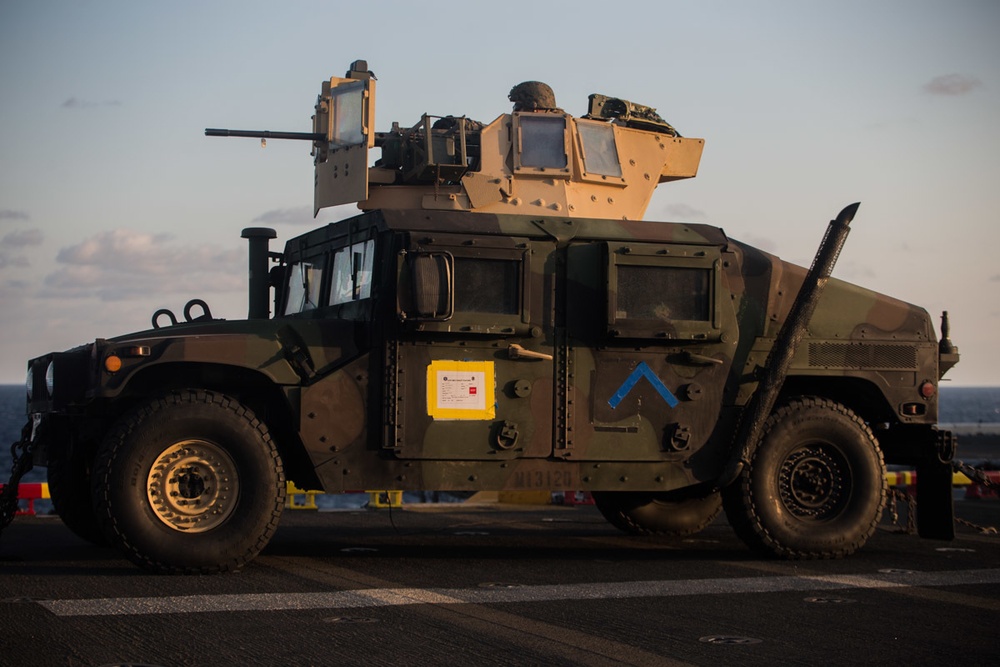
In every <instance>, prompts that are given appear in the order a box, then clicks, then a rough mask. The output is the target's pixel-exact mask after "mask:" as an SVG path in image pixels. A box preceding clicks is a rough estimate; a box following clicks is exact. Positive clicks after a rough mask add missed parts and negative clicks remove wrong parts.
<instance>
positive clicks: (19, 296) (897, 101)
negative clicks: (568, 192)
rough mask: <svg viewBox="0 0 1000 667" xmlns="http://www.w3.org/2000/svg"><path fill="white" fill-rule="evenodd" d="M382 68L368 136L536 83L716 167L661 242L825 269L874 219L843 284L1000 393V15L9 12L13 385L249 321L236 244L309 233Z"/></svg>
mask: <svg viewBox="0 0 1000 667" xmlns="http://www.w3.org/2000/svg"><path fill="white" fill-rule="evenodd" d="M359 58H361V59H367V60H368V63H369V65H370V67H371V69H372V70H373V71H374V72H375V73H376V75H377V77H378V99H377V129H378V130H387V129H388V128H389V126H390V125H391V123H392V121H399V122H400V124H401V125H404V126H409V125H412V124H413V123H415V122H416V121H417V120H418V119H419V117H420V114H422V113H424V112H427V113H430V114H434V115H447V114H454V115H466V116H469V117H471V118H475V119H478V120H483V121H489V120H492V119H493V118H495V117H496V116H498V115H499V114H501V113H505V112H506V111H508V110H509V108H510V104H509V102H508V101H507V92H508V91H509V89H510V88H511V86H512V85H514V84H516V83H518V82H520V81H524V80H527V79H537V80H541V81H545V82H547V83H548V84H550V85H551V86H552V88H553V89H554V90H555V93H556V96H557V99H558V102H559V105H560V106H561V107H563V108H564V109H566V110H567V111H569V112H571V113H574V114H577V115H581V114H583V113H585V111H586V104H587V96H588V95H589V94H590V93H594V92H599V93H604V94H608V95H613V96H616V97H622V98H626V99H629V100H632V101H634V102H638V103H641V104H645V105H649V106H652V107H655V108H656V109H657V110H658V111H659V113H660V114H661V115H662V116H663V117H664V118H665V119H666V120H668V121H669V122H670V123H671V124H673V125H674V126H675V127H676V128H677V129H678V130H679V131H680V132H681V133H682V134H683V135H685V136H691V137H703V138H705V140H706V147H705V152H704V156H703V158H702V162H701V169H700V172H699V175H698V178H696V179H693V180H690V181H684V182H679V183H674V184H666V185H664V186H661V187H660V189H659V191H658V192H657V194H656V195H655V197H654V199H653V203H652V205H651V206H650V208H649V210H648V212H647V216H646V217H647V219H651V220H683V221H694V222H704V223H708V224H712V225H717V226H719V227H722V228H723V229H725V231H726V233H727V234H728V235H729V236H730V237H732V238H736V239H739V240H742V241H746V242H748V243H751V244H753V245H757V246H760V247H762V248H763V249H765V250H767V251H769V252H773V253H775V254H778V255H780V256H781V257H783V258H785V259H788V260H791V261H794V262H797V263H801V264H804V265H808V264H809V263H810V262H811V261H812V257H813V253H814V252H815V249H816V246H817V245H818V243H819V241H820V239H821V238H822V236H823V232H824V231H825V228H826V224H827V222H828V221H829V220H830V219H831V218H832V217H833V216H834V215H836V213H837V212H838V211H839V210H840V209H841V208H842V207H843V206H845V205H847V204H849V203H851V202H855V201H860V202H861V208H860V211H859V213H858V215H857V217H856V218H855V221H854V223H853V224H852V228H853V231H852V233H851V236H850V238H849V239H848V241H847V245H846V248H845V250H844V252H843V254H842V256H841V258H840V263H839V264H838V265H837V268H836V270H835V272H834V275H835V276H837V277H839V278H843V279H845V280H848V281H850V282H855V283H858V284H861V285H864V286H866V287H870V288H872V289H876V290H878V291H881V292H885V293H888V294H890V295H892V296H895V297H898V298H901V299H904V300H906V301H910V302H913V303H916V304H919V305H921V306H923V307H925V308H927V310H928V311H930V312H931V314H932V315H933V316H934V318H935V320H936V319H937V317H938V315H939V314H940V312H941V311H942V310H948V311H949V312H950V314H951V324H952V338H953V340H954V342H955V344H957V345H958V346H959V348H960V350H961V353H962V360H961V363H960V364H959V365H958V366H957V367H956V368H955V369H953V370H952V371H951V372H950V373H949V375H948V377H949V378H951V380H952V383H953V384H956V385H1000V337H998V335H997V330H998V329H1000V262H998V261H997V260H996V259H995V256H994V254H993V251H994V250H996V249H997V247H1000V184H998V183H997V182H996V180H995V179H996V178H997V176H998V175H1000V2H996V1H994V0H981V1H972V0H951V1H940V2H923V1H919V0H906V1H896V0H893V1H879V2H871V1H854V0H847V1H841V2H828V1H827V2H810V1H801V2H793V1H792V0H786V1H760V2H737V1H728V2H727V1H711V0H709V1H706V2H670V1H663V0H660V1H649V2H647V1H643V0H633V1H632V2H628V3H608V2H591V1H587V0H577V1H575V2H543V1H539V0H535V1H534V2H522V1H520V0H513V1H510V2H493V3H471V2H470V3H455V2H437V1H433V0H431V1H423V2H378V1H374V0H371V1H369V2H366V3H359V2H350V3H347V2H329V1H328V2H299V1H295V0H291V1H285V2H281V3H262V2H245V1H244V2H235V1H234V2H185V1H180V2H178V1H172V2H160V3H153V2H125V1H116V2H112V1H107V2H101V1H76V2H69V1H48V2H46V1H27V0H3V2H0V84H2V90H3V94H2V95H0V136H2V142H0V383H3V384H16V383H21V382H23V380H24V374H25V362H26V360H27V359H28V358H30V357H33V356H38V355H40V354H43V353H45V352H49V351H52V350H61V349H66V348H69V347H73V346H75V345H78V344H81V343H85V342H89V341H92V340H93V339H94V338H97V337H110V336H114V335H117V334H122V333H127V332H129V331H135V330H141V329H145V328H148V326H149V322H150V316H151V315H152V313H153V312H154V311H155V310H157V309H159V308H163V307H166V308H170V309H172V310H174V311H175V312H179V311H180V310H181V309H182V308H183V305H184V304H185V303H186V302H187V301H188V300H190V299H192V298H202V299H204V300H206V301H207V302H208V303H209V305H210V306H211V308H212V312H213V314H214V315H216V316H217V317H225V318H227V319H235V318H241V317H245V315H246V309H247V299H246V259H245V257H246V254H245V253H246V249H245V242H244V241H243V240H241V239H240V237H239V236H240V230H241V229H243V228H244V227H247V226H271V227H275V228H276V229H277V230H278V235H279V238H278V242H276V243H274V245H273V248H274V249H279V248H280V244H281V243H283V242H284V241H285V240H287V239H288V238H289V237H292V236H295V235H298V234H300V233H303V232H304V231H307V230H308V229H309V228H310V227H311V226H317V225H319V224H322V223H325V222H329V221H330V220H334V219H339V218H342V217H345V216H347V215H349V214H350V213H351V210H349V208H344V207H341V208H338V209H332V210H331V209H328V210H326V211H321V212H320V216H319V219H317V220H313V218H312V210H311V204H312V186H313V174H312V161H311V158H310V156H309V146H308V144H306V143H302V142H280V141H269V142H268V145H267V147H266V148H265V149H261V147H260V145H259V143H258V142H256V141H254V140H249V139H244V140H240V139H217V138H206V137H204V136H203V130H204V128H206V127H230V128H241V129H270V130H289V131H310V130H311V126H310V121H309V118H310V116H311V114H312V109H313V104H314V102H315V98H316V95H317V93H318V92H319V86H320V82H321V81H323V80H324V79H327V78H329V77H330V76H331V75H334V76H341V75H343V73H344V71H345V70H346V68H347V66H348V65H349V63H350V62H351V61H352V60H355V59H359Z"/></svg>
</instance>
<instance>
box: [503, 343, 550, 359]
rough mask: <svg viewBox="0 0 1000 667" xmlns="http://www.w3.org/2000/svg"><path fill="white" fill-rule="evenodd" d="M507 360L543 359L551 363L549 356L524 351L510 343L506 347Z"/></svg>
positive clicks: (515, 344)
mask: <svg viewBox="0 0 1000 667" xmlns="http://www.w3.org/2000/svg"><path fill="white" fill-rule="evenodd" d="M507 358H508V359H545V360H547V361H552V355H551V354H545V353H544V352H535V351H533V350H526V349H524V348H523V347H521V346H520V345H518V344H517V343H511V344H510V345H508V346H507Z"/></svg>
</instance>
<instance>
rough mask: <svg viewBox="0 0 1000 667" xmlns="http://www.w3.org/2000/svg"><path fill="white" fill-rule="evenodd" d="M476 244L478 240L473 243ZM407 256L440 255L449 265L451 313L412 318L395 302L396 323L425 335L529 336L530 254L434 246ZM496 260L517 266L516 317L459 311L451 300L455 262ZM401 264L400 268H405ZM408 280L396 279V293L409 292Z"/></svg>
mask: <svg viewBox="0 0 1000 667" xmlns="http://www.w3.org/2000/svg"><path fill="white" fill-rule="evenodd" d="M476 241H477V243H478V242H481V241H482V239H481V238H479V239H476ZM408 252H409V253H410V254H444V255H447V256H448V257H449V258H450V261H451V275H450V277H449V280H450V284H449V285H448V290H449V295H448V296H449V300H450V302H451V304H452V308H451V312H450V313H447V314H446V315H442V316H440V317H434V318H427V317H423V318H421V317H412V316H411V315H408V314H407V313H406V311H405V310H404V307H403V305H402V303H400V300H399V299H397V310H398V314H399V317H400V320H401V321H403V322H404V323H412V325H413V326H415V327H416V328H418V330H420V331H426V332H448V333H460V334H473V335H501V336H515V335H519V336H523V335H527V334H528V333H529V332H530V325H529V321H530V313H531V304H530V300H529V295H530V293H531V290H530V284H529V280H530V276H531V252H530V250H528V249H527V248H511V247H481V246H478V245H475V246H473V245H451V244H447V245H446V244H442V243H434V244H433V245H427V246H419V245H418V246H416V247H412V248H411V249H410V250H409V251H408ZM468 259H473V260H475V259H480V260H499V261H511V262H517V272H516V275H517V279H518V289H517V312H516V313H490V312H478V311H468V310H465V311H463V310H461V308H460V304H458V303H457V302H456V300H455V281H456V280H461V276H459V275H458V271H457V268H456V267H457V262H456V260H468ZM406 266H407V263H406V262H405V260H404V261H403V262H401V264H400V267H401V268H400V271H401V272H402V271H404V269H403V268H402V267H406ZM407 270H408V269H407ZM410 279H411V276H409V275H406V276H404V275H400V277H399V278H398V282H397V284H398V285H399V289H407V288H409V281H410Z"/></svg>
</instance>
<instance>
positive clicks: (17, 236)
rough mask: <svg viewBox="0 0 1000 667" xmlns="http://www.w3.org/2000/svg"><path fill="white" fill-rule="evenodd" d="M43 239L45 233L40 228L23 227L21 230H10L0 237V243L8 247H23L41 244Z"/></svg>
mask: <svg viewBox="0 0 1000 667" xmlns="http://www.w3.org/2000/svg"><path fill="white" fill-rule="evenodd" d="M44 240H45V234H43V233H42V230H40V229H25V230H23V231H17V232H11V233H10V234H7V235H6V236H4V237H3V239H0V245H2V246H6V247H8V248H24V247H26V246H31V245H41V243H42V241H44Z"/></svg>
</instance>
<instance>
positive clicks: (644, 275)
mask: <svg viewBox="0 0 1000 667" xmlns="http://www.w3.org/2000/svg"><path fill="white" fill-rule="evenodd" d="M711 277H712V272H711V270H710V269H697V268H695V269H682V268H679V267H674V266H619V267H618V304H617V306H616V312H615V319H637V320H659V321H662V322H669V321H670V320H690V321H697V322H708V321H709V320H710V319H711V315H710V312H711V309H710V306H711V298H712V292H711Z"/></svg>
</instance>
